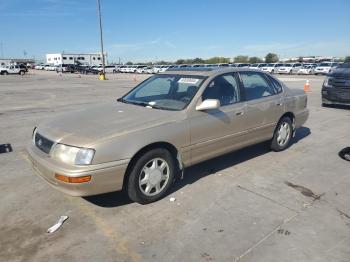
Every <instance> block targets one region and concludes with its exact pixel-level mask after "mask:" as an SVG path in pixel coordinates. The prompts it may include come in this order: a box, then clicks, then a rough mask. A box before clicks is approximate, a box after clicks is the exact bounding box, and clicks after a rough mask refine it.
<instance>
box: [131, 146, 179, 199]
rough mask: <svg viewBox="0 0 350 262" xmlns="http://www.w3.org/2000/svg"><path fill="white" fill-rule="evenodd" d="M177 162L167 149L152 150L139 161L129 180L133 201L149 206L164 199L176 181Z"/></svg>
mask: <svg viewBox="0 0 350 262" xmlns="http://www.w3.org/2000/svg"><path fill="white" fill-rule="evenodd" d="M174 173H175V162H174V158H173V157H172V155H171V154H170V152H169V151H168V150H166V149H162V148H157V149H152V150H150V151H148V152H146V153H145V154H143V155H142V156H141V157H140V158H138V159H137V161H136V162H135V164H134V165H133V166H132V169H131V171H130V176H129V179H128V185H127V192H128V195H129V197H130V199H131V200H133V201H135V202H138V203H140V204H148V203H151V202H154V201H157V200H159V199H160V198H162V197H163V196H164V195H165V194H166V192H167V190H168V189H169V187H170V186H171V184H172V182H173V180H174Z"/></svg>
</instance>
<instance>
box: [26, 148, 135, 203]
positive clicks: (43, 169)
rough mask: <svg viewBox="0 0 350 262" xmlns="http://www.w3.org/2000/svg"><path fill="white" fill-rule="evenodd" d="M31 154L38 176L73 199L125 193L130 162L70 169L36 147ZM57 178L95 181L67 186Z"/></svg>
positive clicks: (30, 151) (115, 162)
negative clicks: (124, 187)
mask: <svg viewBox="0 0 350 262" xmlns="http://www.w3.org/2000/svg"><path fill="white" fill-rule="evenodd" d="M27 152H28V156H29V160H30V161H31V163H32V166H33V169H34V170H35V171H36V173H37V174H38V175H39V176H40V177H41V178H42V179H44V180H45V181H46V182H47V183H48V184H49V185H51V186H52V187H54V188H55V189H57V190H59V191H62V192H64V193H66V194H68V195H71V196H91V195H98V194H103V193H108V192H113V191H118V190H121V189H122V188H123V180H124V174H125V172H126V168H127V166H128V163H129V159H127V160H119V161H113V162H109V163H104V164H96V165H89V166H73V167H67V166H64V165H62V166H61V165H59V164H58V163H57V162H55V161H54V160H53V159H51V158H50V157H49V156H48V155H47V154H45V153H44V152H42V151H40V150H39V149H38V148H37V147H36V146H34V145H33V144H32V143H30V144H29V145H28V146H27ZM55 174H60V175H64V176H68V177H81V176H91V180H90V181H89V182H85V183H66V182H63V181H60V180H57V179H55Z"/></svg>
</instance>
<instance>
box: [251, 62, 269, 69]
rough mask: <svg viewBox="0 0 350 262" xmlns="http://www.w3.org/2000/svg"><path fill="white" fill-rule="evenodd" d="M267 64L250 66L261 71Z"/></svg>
mask: <svg viewBox="0 0 350 262" xmlns="http://www.w3.org/2000/svg"><path fill="white" fill-rule="evenodd" d="M266 65H267V64H264V63H260V64H259V63H256V64H251V65H250V66H249V68H250V69H256V70H261V68H263V67H264V66H266Z"/></svg>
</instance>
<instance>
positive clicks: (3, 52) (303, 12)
mask: <svg viewBox="0 0 350 262" xmlns="http://www.w3.org/2000/svg"><path fill="white" fill-rule="evenodd" d="M349 10H350V1H349V0H333V1H328V0H307V1H305V0H293V1H289V0H288V1H287V0H265V1H262V0H244V1H239V0H236V1H234V0H216V1H214V0H212V1H211V0H175V1H174V0H173V1H171V0H149V1H146V0H133V1H128V0H101V11H102V23H103V34H104V45H105V51H106V52H107V54H108V60H109V61H115V62H118V61H119V59H120V60H121V61H122V62H127V61H133V62H143V61H151V62H152V61H159V60H167V61H175V60H177V59H180V58H195V57H201V58H209V57H213V56H225V57H234V56H237V55H248V56H258V57H264V56H265V55H266V54H267V53H268V52H273V53H277V54H278V55H279V56H280V58H286V57H295V56H306V55H322V56H340V57H343V56H346V55H350V15H349ZM0 23H1V24H2V25H0V56H5V57H17V58H20V57H27V58H33V57H34V58H36V59H41V60H44V57H45V54H46V53H60V52H62V51H63V52H66V53H68V52H71V53H76V52H77V53H83V52H88V53H90V52H96V51H99V50H100V43H99V30H98V28H99V27H98V18H97V4H96V0H30V1H28V0H0ZM4 25H5V26H4ZM1 46H2V48H1Z"/></svg>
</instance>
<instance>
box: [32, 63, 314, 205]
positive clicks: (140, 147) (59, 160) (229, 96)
mask: <svg viewBox="0 0 350 262" xmlns="http://www.w3.org/2000/svg"><path fill="white" fill-rule="evenodd" d="M308 114H309V111H308V109H307V96H306V94H305V93H304V92H303V91H301V90H292V89H289V88H288V87H286V86H285V85H284V84H283V83H282V82H280V81H279V80H277V79H276V78H275V77H273V76H271V75H269V74H265V73H263V72H261V71H255V70H250V69H243V68H242V69H234V68H227V69H214V68H193V69H189V68H185V69H181V68H180V69H175V68H174V69H170V70H168V71H166V72H164V73H161V74H158V75H154V76H152V77H150V78H148V79H147V80H145V81H144V82H142V83H141V84H139V85H138V86H136V87H135V88H134V89H132V90H131V91H130V92H128V93H127V94H126V95H125V96H123V97H121V98H119V99H116V100H115V102H113V103H110V104H103V105H100V106H96V107H92V108H86V109H82V110H81V111H79V112H74V113H70V114H66V115H63V116H61V117H59V118H55V119H52V120H50V121H48V122H45V123H42V124H40V125H39V126H38V127H37V128H35V130H34V132H33V140H32V141H31V142H30V144H29V145H28V147H27V150H28V153H29V156H30V159H31V161H32V163H33V167H34V169H35V170H36V171H37V173H38V174H39V176H41V177H42V178H43V179H44V180H46V181H47V182H48V183H49V184H50V185H52V186H53V187H54V188H56V189H58V190H61V191H63V192H64V193H67V194H70V195H73V196H88V195H96V194H101V193H107V192H112V191H117V190H121V189H126V191H127V193H128V195H129V197H130V198H131V199H132V200H134V201H137V202H139V203H143V204H145V203H150V202H152V201H156V200H158V199H160V198H161V197H163V196H164V194H166V192H167V190H168V189H169V187H170V186H171V185H172V182H173V181H174V178H175V176H176V175H178V174H179V173H180V172H181V171H183V170H184V168H186V167H189V166H191V165H193V164H196V163H199V162H201V161H205V160H208V159H210V158H214V157H216V156H219V155H222V154H225V153H228V152H231V151H234V150H237V149H240V148H243V147H246V146H249V145H252V144H256V143H259V142H262V141H270V142H271V148H272V150H274V151H281V150H284V149H286V148H287V147H288V145H289V143H290V140H291V138H292V136H293V134H294V133H295V130H296V129H297V128H298V127H300V126H301V125H303V124H304V123H305V121H306V120H307V118H308Z"/></svg>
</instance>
